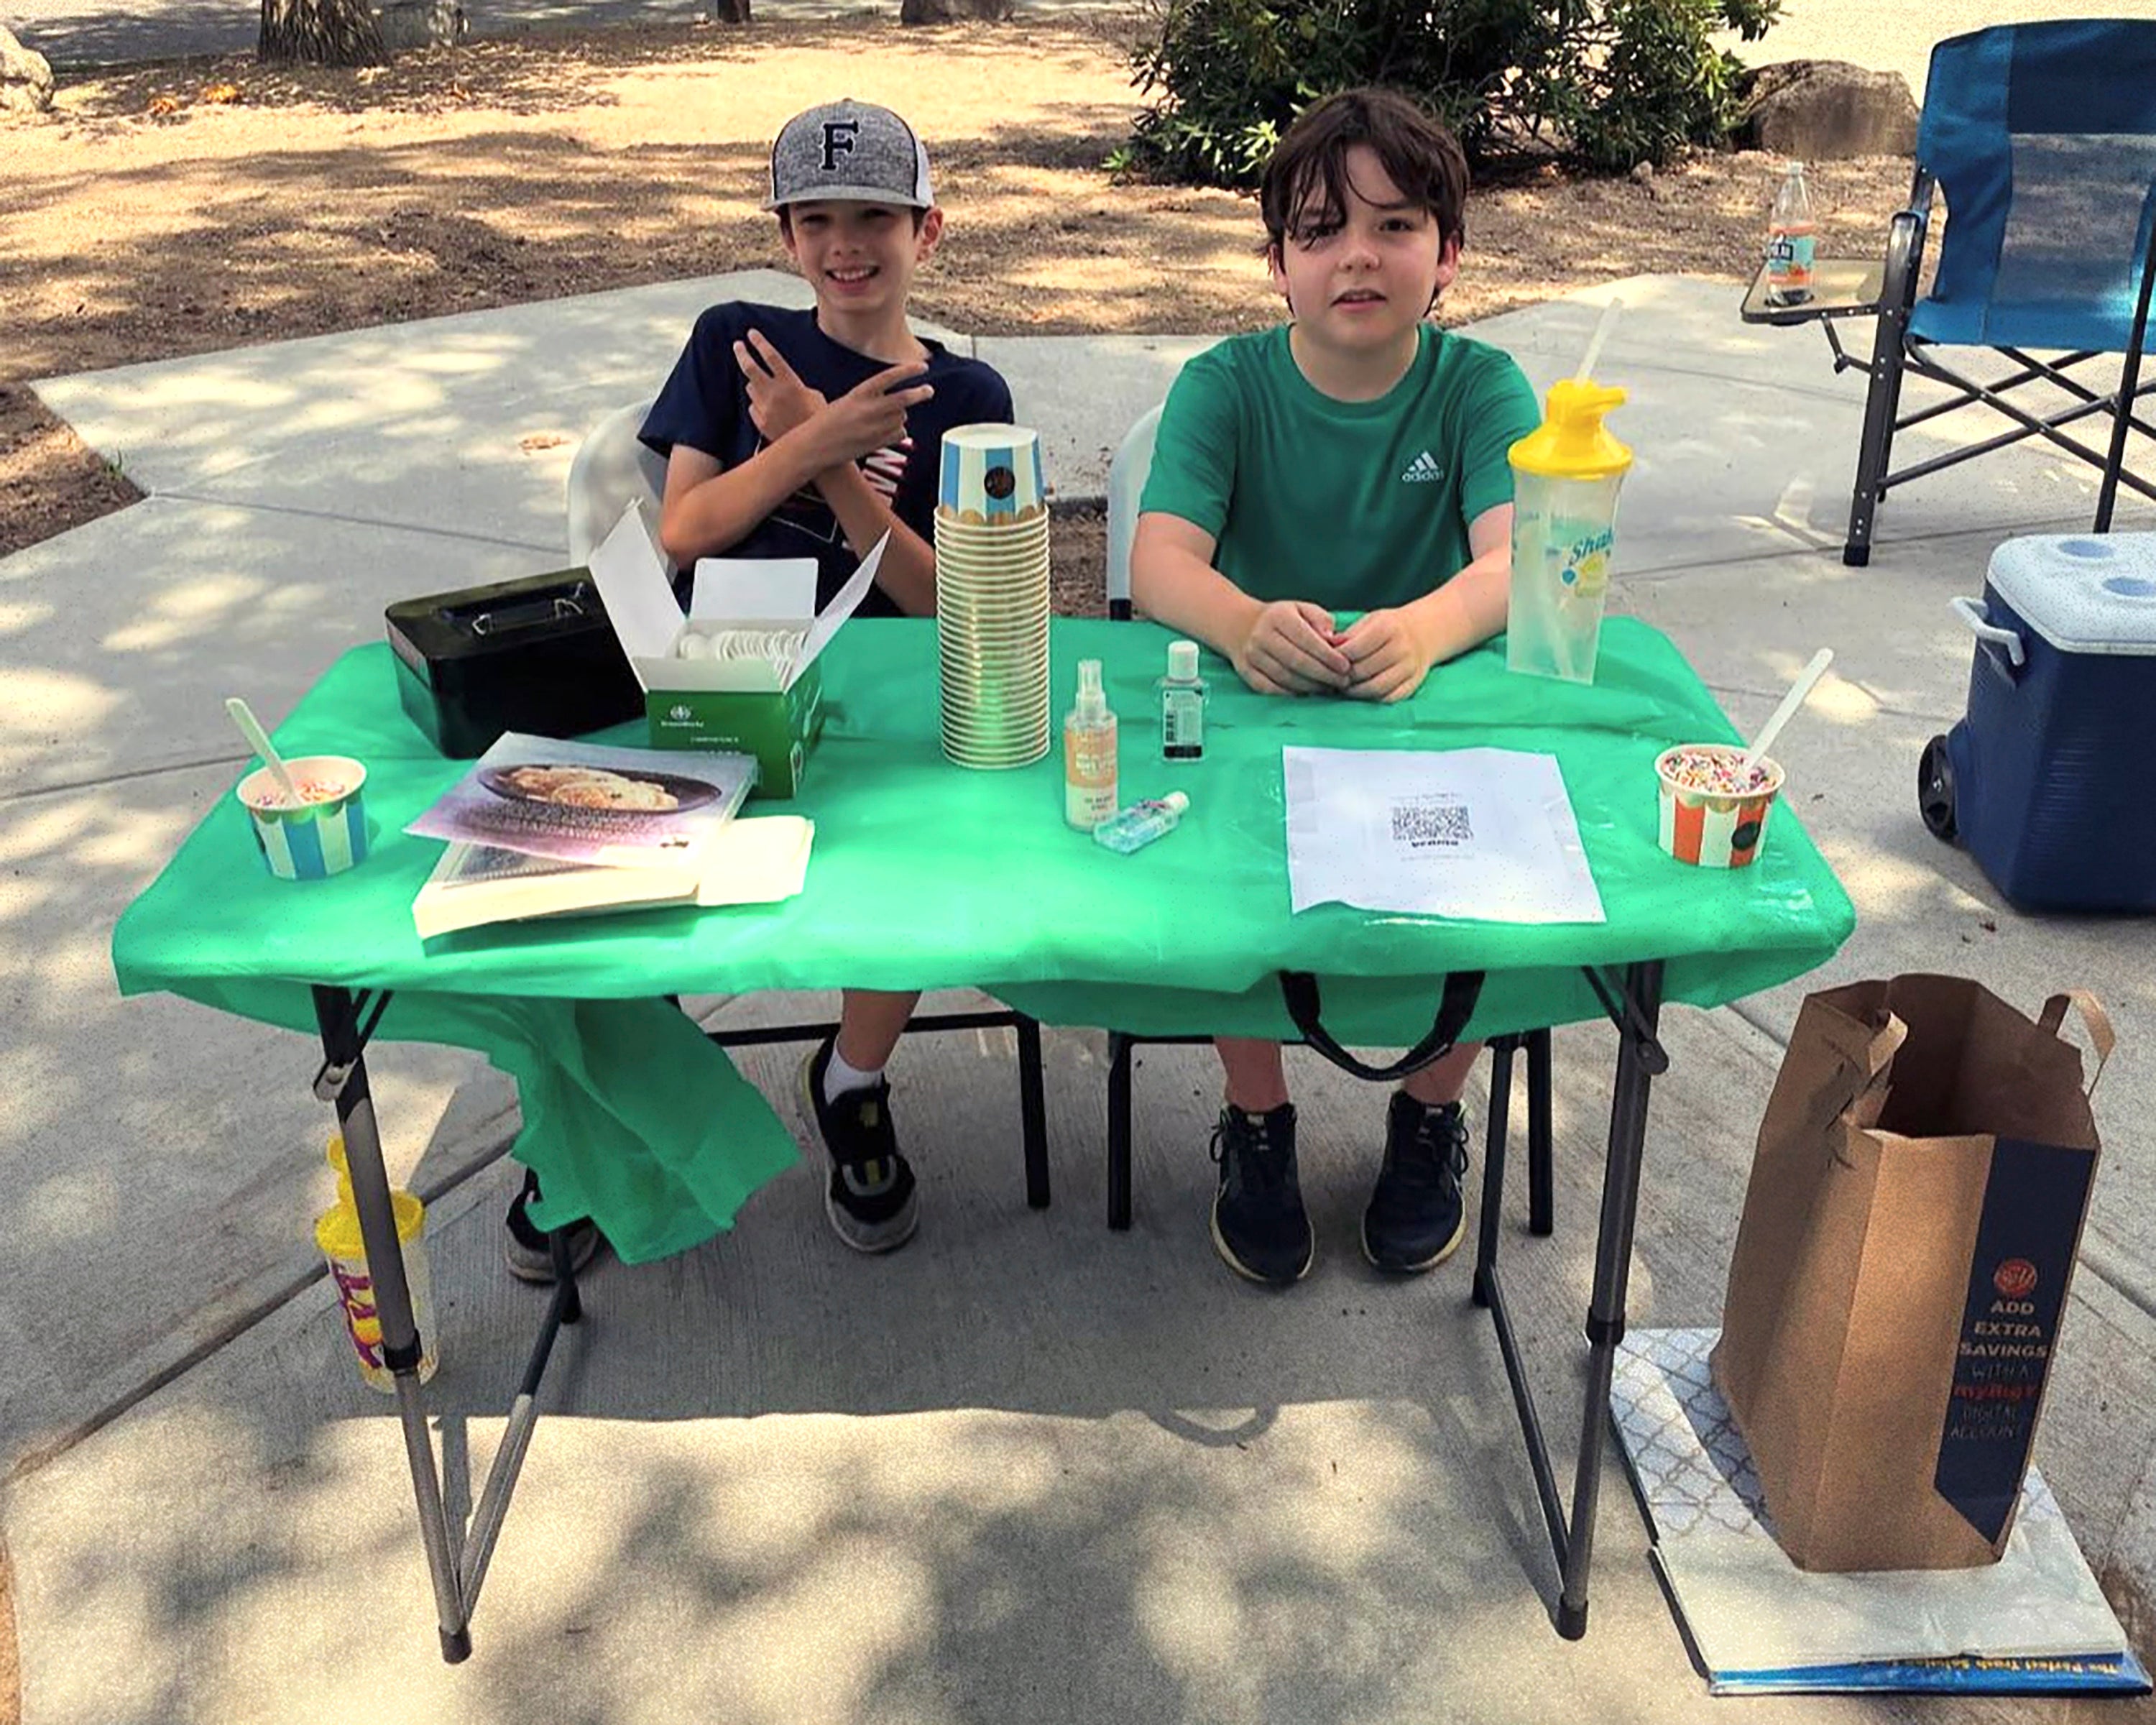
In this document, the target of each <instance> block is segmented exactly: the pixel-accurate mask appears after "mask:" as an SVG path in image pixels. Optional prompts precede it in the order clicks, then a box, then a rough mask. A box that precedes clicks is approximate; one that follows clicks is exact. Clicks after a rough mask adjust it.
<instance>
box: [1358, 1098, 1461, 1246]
mask: <svg viewBox="0 0 2156 1725" xmlns="http://www.w3.org/2000/svg"><path fill="white" fill-rule="evenodd" d="M1466 1172H1467V1121H1466V1117H1465V1116H1463V1115H1462V1114H1461V1112H1460V1104H1459V1103H1457V1102H1448V1103H1446V1104H1445V1106H1443V1107H1442V1108H1432V1107H1430V1106H1426V1105H1425V1104H1424V1103H1421V1102H1419V1101H1416V1100H1415V1099H1414V1097H1413V1096H1409V1095H1408V1094H1407V1092H1406V1091H1394V1092H1393V1106H1392V1109H1391V1111H1390V1112H1389V1114H1388V1115H1387V1116H1386V1117H1385V1165H1384V1166H1383V1168H1380V1169H1379V1170H1378V1183H1377V1185H1376V1186H1375V1187H1373V1189H1371V1192H1370V1207H1369V1208H1368V1209H1366V1210H1364V1211H1363V1256H1364V1257H1366V1258H1368V1260H1370V1261H1371V1262H1372V1263H1373V1264H1374V1265H1376V1266H1378V1269H1380V1270H1396V1271H1400V1272H1401V1273H1402V1274H1404V1275H1410V1276H1411V1275H1414V1274H1417V1273H1419V1272H1420V1271H1424V1270H1434V1269H1435V1268H1436V1267H1437V1266H1439V1265H1440V1264H1442V1263H1443V1262H1444V1261H1445V1260H1446V1259H1447V1258H1449V1257H1450V1256H1451V1255H1452V1254H1453V1253H1454V1251H1455V1250H1457V1249H1458V1247H1459V1245H1460V1241H1461V1240H1463V1239H1464V1238H1466V1234H1467V1207H1466V1204H1464V1203H1462V1202H1461V1200H1460V1176H1461V1175H1462V1174H1464V1173H1466Z"/></svg>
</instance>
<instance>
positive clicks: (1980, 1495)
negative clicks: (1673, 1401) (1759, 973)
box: [1712, 976, 2112, 1570]
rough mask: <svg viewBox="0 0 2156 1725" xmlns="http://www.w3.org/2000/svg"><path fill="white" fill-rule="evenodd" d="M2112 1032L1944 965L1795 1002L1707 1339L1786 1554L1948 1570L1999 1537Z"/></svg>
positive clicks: (1839, 1564)
mask: <svg viewBox="0 0 2156 1725" xmlns="http://www.w3.org/2000/svg"><path fill="white" fill-rule="evenodd" d="M2069 1006H2071V1007H2074V1008H2076V1009H2078V1011H2079V1013H2080V1014H2081V1017H2082V1022H2083V1024H2084V1026H2085V1027H2086V1029H2087V1035H2088V1039H2089V1041H2090V1044H2091V1045H2092V1047H2093V1048H2094V1049H2095V1050H2096V1054H2097V1062H2096V1073H2094V1074H2092V1075H2090V1077H2089V1080H2088V1082H2087V1086H2084V1084H2083V1082H2082V1056H2081V1053H2080V1050H2078V1049H2076V1047H2075V1046H2074V1045H2072V1044H2071V1043H2070V1042H2067V1041H2066V1040H2063V1039H2062V1038H2061V1036H2060V1034H2059V1030H2060V1028H2061V1025H2062V1024H2063V1023H2064V1021H2065V1018H2066V1011H2067V1009H2068V1008H2069ZM2111 1047H2112V1034H2111V1028H2110V1024H2109V1022H2108V1021H2107V1019H2106V1018H2105V1016H2104V1014H2103V1009H2102V1007H2100V1006H2099V1005H2097V1003H2096V1001H2095V1000H2094V999H2092V998H2091V997H2090V996H2088V995H2087V994H2082V993H2072V994H2060V995H2056V996H2054V997H2053V998H2052V999H2051V1000H2050V1001H2048V1002H2046V1004H2045V1007H2044V1010H2043V1013H2042V1015H2041V1016H2040V1018H2039V1019H2037V1020H2036V1021H2035V1022H2034V1023H2032V1022H2031V1021H2030V1019H2027V1018H2026V1017H2025V1016H2024V1015H2023V1014H2020V1013H2019V1012H2017V1011H2015V1009H2013V1008H2012V1007H2010V1006H2009V1005H2008V1004H2006V1003H2005V1002H2004V1001H2002V1000H2000V999H1998V998H1997V997H1996V996H1995V995H1994V994H1992V993H1989V991H1988V990H1987V989H1985V988H1982V987H1980V986H1979V984H1977V983H1973V982H1969V981H1968V980H1966V979H1964V978H1958V977H1945V976H1905V977H1897V978H1894V979H1893V980H1892V981H1891V982H1868V983H1854V984H1851V986H1849V987H1847V988H1835V989H1832V990H1830V991H1828V992H1826V993H1819V994H1814V995H1812V996H1810V997H1809V999H1806V1000H1805V1002H1804V1009H1803V1011H1802V1012H1801V1013H1800V1014H1799V1016H1798V1019H1797V1027H1796V1031H1795V1034H1794V1035H1793V1036H1792V1037H1791V1038H1790V1040H1789V1052H1788V1054H1787V1055H1785V1056H1784V1059H1783V1061H1782V1068H1781V1071H1780V1073H1779V1076H1777V1078H1776V1080H1775V1082H1774V1096H1773V1097H1772V1099H1771V1100H1770V1101H1768V1105H1767V1113H1766V1117H1765V1118H1764V1119H1763V1121H1762V1122H1760V1127H1759V1142H1758V1155H1757V1158H1756V1159H1755V1160H1754V1162H1753V1167H1752V1178H1751V1183H1750V1185H1749V1186H1748V1188H1747V1189H1746V1192H1745V1195H1744V1214H1743V1221H1742V1224H1741V1225H1740V1226H1739V1228H1738V1235H1737V1251H1736V1255H1735V1258H1734V1259H1733V1260H1732V1263H1731V1265H1730V1270H1729V1296H1728V1300H1727V1304H1726V1307H1725V1308H1724V1312H1723V1316H1722V1339H1721V1341H1720V1343H1719V1344H1718V1345H1717V1347H1716V1348H1715V1350H1714V1354H1713V1359H1712V1367H1713V1373H1714V1381H1715V1384H1716V1387H1717V1389H1720V1390H1721V1392H1722V1396H1723V1398H1724V1399H1725V1400H1727V1403H1728V1404H1729V1408H1730V1410H1731V1412H1732V1414H1734V1415H1735V1418H1736V1420H1737V1424H1738V1429H1739V1430H1741V1431H1742V1432H1743V1435H1744V1440H1745V1442H1746V1444H1747V1445H1748V1447H1749V1448H1750V1450H1751V1452H1752V1459H1753V1463H1754V1465H1755V1466H1757V1468H1758V1474H1759V1481H1760V1485H1761V1487H1762V1489H1763V1492H1764V1494H1765V1497H1766V1502H1767V1509H1768V1515H1769V1517H1770V1518H1771V1520H1772V1522H1773V1525H1774V1532H1775V1535H1776V1537H1777V1538H1779V1540H1780V1541H1781V1543H1782V1546H1783V1548H1784V1550H1785V1551H1787V1552H1788V1553H1789V1557H1790V1558H1791V1559H1792V1560H1793V1561H1794V1563H1796V1565H1797V1567H1798V1568H1801V1569H1815V1570H1840V1569H1943V1568H1967V1567H1970V1566H1973V1565H1975V1564H1979V1563H1992V1562H1994V1561H1996V1560H1997V1558H1998V1557H1999V1554H2000V1553H2001V1552H2003V1551H2004V1550H2005V1546H2006V1540H2007V1536H2008V1534H2009V1533H2010V1532H2011V1530H2012V1527H2013V1519H2014V1507H2015V1502H2016V1500H2017V1498H2018V1497H2019V1494H2020V1488H2021V1478H2022V1475H2023V1474H2024V1473H2025V1471H2027V1468H2028V1465H2029V1457H2030V1447H2031V1445H2032V1444H2033V1442H2034V1440H2035V1431H2036V1420H2037V1415H2038V1414H2039V1412H2040V1409H2041V1407H2042V1404H2043V1395H2044V1387H2045V1380H2046V1376H2047V1375H2048V1373H2049V1371H2050V1368H2051V1356H2052V1353H2053V1351H2054V1348H2056V1343H2057V1337H2058V1327H2059V1321H2060V1317H2061V1314H2062V1313H2063V1312H2064V1311H2065V1309H2066V1288H2067V1284H2068V1282H2069V1281H2070V1280H2071V1276H2072V1273H2073V1266H2074V1259H2075V1254H2076V1249H2077V1247H2078V1244H2079V1241H2080V1238H2081V1230H2082V1219H2083V1217H2084V1215H2085V1214H2086V1213H2087V1205H2088V1195H2089V1188H2090V1184H2091V1182H2092V1180H2093V1178H2095V1174H2096V1163H2097V1132H2096V1124H2095V1120H2094V1117H2093V1116H2092V1113H2091V1112H2090V1109H2089V1101H2088V1096H2089V1092H2090V1091H2092V1090H2093V1089H2094V1088H2095V1081H2096V1076H2097V1074H2100V1073H2101V1072H2102V1067H2103V1060H2104V1058H2105V1057H2106V1056H2107V1055H2108V1054H2109V1053H2110V1051H2111Z"/></svg>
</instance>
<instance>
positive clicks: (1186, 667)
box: [1160, 641, 1205, 761]
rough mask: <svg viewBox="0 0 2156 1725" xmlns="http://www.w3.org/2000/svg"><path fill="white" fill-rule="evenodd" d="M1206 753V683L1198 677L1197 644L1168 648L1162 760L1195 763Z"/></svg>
mask: <svg viewBox="0 0 2156 1725" xmlns="http://www.w3.org/2000/svg"><path fill="white" fill-rule="evenodd" d="M1204 752H1205V680H1204V678H1203V677H1201V676H1199V675H1198V643H1197V642H1195V641H1170V642H1169V643H1168V675H1166V676H1164V677H1163V678H1162V679H1161V680H1160V757H1161V759H1162V760H1163V761H1195V760H1197V759H1199V757H1201V756H1203V755H1204Z"/></svg>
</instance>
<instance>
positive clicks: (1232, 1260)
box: [1213, 1102, 1316, 1286]
mask: <svg viewBox="0 0 2156 1725" xmlns="http://www.w3.org/2000/svg"><path fill="white" fill-rule="evenodd" d="M1213 1159H1214V1161H1215V1162H1217V1163H1219V1165H1220V1189H1219V1191H1218V1192H1216V1193H1215V1194H1214V1197H1213V1250H1215V1251H1216V1252H1218V1253H1219V1255H1220V1256H1221V1258H1222V1259H1223V1260H1224V1261H1225V1262H1226V1264H1227V1266H1228V1267H1229V1269H1230V1270H1232V1271H1235V1274H1236V1275H1238V1276H1248V1277H1250V1280H1251V1281H1263V1282H1271V1283H1274V1284H1276V1285H1278V1286H1286V1285H1287V1284H1288V1283H1290V1282H1296V1281H1301V1280H1302V1278H1303V1276H1305V1275H1306V1274H1307V1273H1308V1271H1309V1269H1310V1260H1311V1257H1312V1251H1313V1249H1314V1246H1315V1244H1316V1242H1315V1240H1313V1238H1312V1235H1311V1231H1310V1218H1309V1217H1308V1216H1306V1214H1303V1209H1302V1186H1301V1182H1300V1181H1298V1180H1297V1179H1296V1173H1295V1104H1294V1103H1292V1102H1282V1103H1281V1105H1280V1106H1279V1107H1277V1108H1276V1109H1274V1110H1273V1111H1271V1112H1270V1114H1246V1113H1245V1112H1244V1111H1243V1110H1241V1109H1240V1108H1238V1107H1235V1106H1233V1105H1232V1104H1231V1105H1230V1106H1227V1107H1224V1108H1223V1109H1222V1110H1221V1111H1220V1123H1219V1125H1218V1126H1216V1127H1214V1128H1213Z"/></svg>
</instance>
